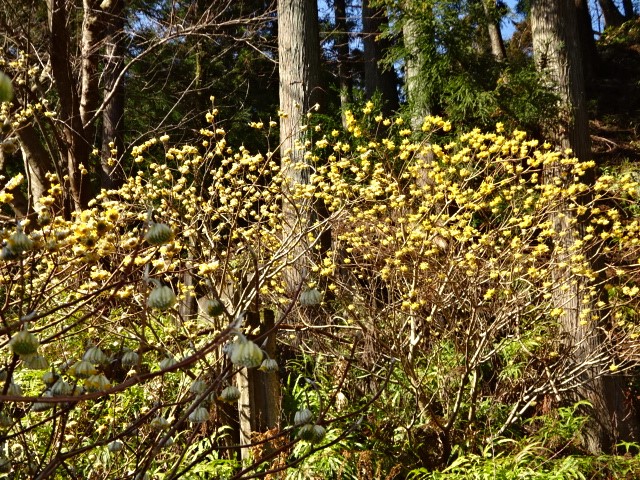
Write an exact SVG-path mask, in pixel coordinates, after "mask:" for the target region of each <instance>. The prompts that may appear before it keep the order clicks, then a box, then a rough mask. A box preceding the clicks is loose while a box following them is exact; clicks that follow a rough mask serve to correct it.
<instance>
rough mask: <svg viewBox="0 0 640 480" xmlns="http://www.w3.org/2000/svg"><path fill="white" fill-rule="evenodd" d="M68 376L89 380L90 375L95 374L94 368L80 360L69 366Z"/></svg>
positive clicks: (89, 363) (91, 364)
mask: <svg viewBox="0 0 640 480" xmlns="http://www.w3.org/2000/svg"><path fill="white" fill-rule="evenodd" d="M69 374H70V375H73V376H74V377H76V378H89V377H90V376H91V375H95V374H96V367H94V366H93V363H91V362H87V361H86V360H80V361H78V362H76V363H74V364H73V365H71V368H69Z"/></svg>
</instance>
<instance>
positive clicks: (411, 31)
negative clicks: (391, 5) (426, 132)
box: [402, 0, 431, 131]
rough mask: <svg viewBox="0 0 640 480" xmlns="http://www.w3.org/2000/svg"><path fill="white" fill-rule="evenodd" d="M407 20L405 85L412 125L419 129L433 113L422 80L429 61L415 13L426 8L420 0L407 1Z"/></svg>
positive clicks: (403, 30) (405, 22)
mask: <svg viewBox="0 0 640 480" xmlns="http://www.w3.org/2000/svg"><path fill="white" fill-rule="evenodd" d="M404 5H405V8H404V14H405V21H404V25H403V27H402V38H403V40H404V46H405V49H406V51H407V56H406V59H405V86H406V89H407V97H408V100H409V107H410V108H411V126H412V127H413V129H414V130H416V131H419V129H420V128H421V126H422V123H423V121H424V118H425V117H426V116H428V115H429V114H430V113H431V106H430V105H429V99H428V98H426V96H425V91H426V88H424V87H426V85H424V84H423V81H422V80H421V75H420V72H421V70H422V68H423V67H424V65H425V64H426V62H427V58H426V55H425V53H424V46H423V45H421V41H425V38H424V35H421V33H420V27H419V25H418V23H417V22H416V20H415V19H414V15H415V14H416V12H418V11H419V9H424V8H425V7H424V6H421V5H420V2H419V0H406V1H405V4H404Z"/></svg>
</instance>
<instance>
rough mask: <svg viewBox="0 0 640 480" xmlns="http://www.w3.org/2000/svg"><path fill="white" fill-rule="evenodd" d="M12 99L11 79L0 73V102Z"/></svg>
mask: <svg viewBox="0 0 640 480" xmlns="http://www.w3.org/2000/svg"><path fill="white" fill-rule="evenodd" d="M12 98H13V85H12V84H11V79H10V78H9V77H8V76H7V75H6V74H5V73H3V72H0V102H10V101H11V99H12Z"/></svg>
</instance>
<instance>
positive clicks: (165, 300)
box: [147, 285, 176, 311]
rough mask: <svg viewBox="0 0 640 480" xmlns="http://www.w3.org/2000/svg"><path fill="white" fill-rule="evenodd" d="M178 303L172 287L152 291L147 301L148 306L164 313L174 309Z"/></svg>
mask: <svg viewBox="0 0 640 480" xmlns="http://www.w3.org/2000/svg"><path fill="white" fill-rule="evenodd" d="M174 303H176V294H175V293H173V290H171V287H167V286H166V285H165V286H161V287H156V288H154V289H153V290H151V293H150V294H149V298H148V299H147V305H149V307H151V308H155V309H156V310H160V311H164V310H168V309H169V308H171V307H173V304H174Z"/></svg>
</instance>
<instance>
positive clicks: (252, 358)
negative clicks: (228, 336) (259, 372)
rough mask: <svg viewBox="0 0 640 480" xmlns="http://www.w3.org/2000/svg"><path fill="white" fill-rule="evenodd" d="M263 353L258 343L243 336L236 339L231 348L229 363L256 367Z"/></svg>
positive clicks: (260, 361)
mask: <svg viewBox="0 0 640 480" xmlns="http://www.w3.org/2000/svg"><path fill="white" fill-rule="evenodd" d="M263 356H264V354H263V353H262V350H261V349H260V347H259V346H258V345H256V344H255V343H253V342H252V341H251V340H247V339H245V338H243V339H238V340H237V341H236V342H235V343H234V344H233V347H232V350H231V363H233V364H235V365H240V366H242V367H246V368H253V367H257V366H259V365H260V364H261V363H262V357H263Z"/></svg>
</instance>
